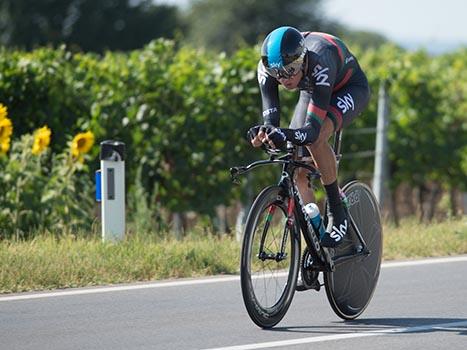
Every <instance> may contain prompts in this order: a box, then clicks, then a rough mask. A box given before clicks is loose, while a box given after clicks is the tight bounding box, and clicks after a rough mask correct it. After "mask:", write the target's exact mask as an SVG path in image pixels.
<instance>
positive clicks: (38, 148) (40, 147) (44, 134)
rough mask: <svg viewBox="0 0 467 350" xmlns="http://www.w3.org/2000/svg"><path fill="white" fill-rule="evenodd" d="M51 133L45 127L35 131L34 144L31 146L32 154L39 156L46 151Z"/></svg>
mask: <svg viewBox="0 0 467 350" xmlns="http://www.w3.org/2000/svg"><path fill="white" fill-rule="evenodd" d="M51 134H52V131H50V129H49V128H48V127H47V126H43V127H42V128H40V129H37V130H36V132H35V133H34V144H33V145H32V154H34V155H36V156H37V155H39V154H41V153H42V152H44V151H45V150H46V148H47V147H48V146H49V144H50V135H51Z"/></svg>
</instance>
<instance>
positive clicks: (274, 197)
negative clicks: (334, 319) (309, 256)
mask: <svg viewBox="0 0 467 350" xmlns="http://www.w3.org/2000/svg"><path fill="white" fill-rule="evenodd" d="M281 193H282V188H281V187H280V186H270V187H267V188H265V189H264V190H263V191H262V192H261V193H260V194H259V195H258V197H257V198H256V200H255V201H254V203H253V205H252V207H251V209H250V212H249V214H248V218H247V221H246V224H245V232H244V236H243V244H242V253H241V264H240V280H241V287H242V295H243V301H244V303H245V307H246V309H247V311H248V314H249V316H250V318H251V320H252V321H253V322H254V323H255V324H256V325H258V326H259V327H262V328H272V327H274V326H275V325H276V324H277V323H279V322H280V321H281V320H282V318H283V317H284V316H285V314H286V312H287V310H288V308H289V306H290V303H291V302H292V299H293V295H294V292H295V286H296V284H297V277H298V270H299V265H300V261H299V260H300V236H299V234H300V231H299V228H298V225H297V222H296V220H293V223H292V224H291V225H288V224H287V212H288V208H287V207H288V202H289V201H288V198H284V197H282V196H281ZM281 197H282V198H281ZM271 206H276V207H277V208H278V209H279V210H277V209H274V214H272V215H271V214H270V213H268V214H269V216H267V218H268V219H267V220H269V222H270V224H265V225H264V226H263V227H262V226H261V225H262V221H263V220H261V219H263V215H264V214H265V213H267V212H268V210H269V209H268V208H270V207H271ZM276 213H277V216H276V217H277V219H276V217H272V216H273V215H276ZM281 215H282V217H281ZM280 221H282V222H283V224H285V225H283V226H284V230H282V234H281V233H280V232H281V231H280V230H277V231H276V230H275V227H274V224H276V223H277V225H280V224H279V223H280ZM287 230H288V231H287ZM261 231H263V232H261ZM284 232H288V234H287V241H286V247H287V251H288V255H287V259H284V260H282V261H276V260H273V259H268V260H263V261H261V259H260V258H259V254H257V253H258V252H259V248H258V239H259V241H260V242H261V238H262V237H263V236H264V238H263V239H264V240H263V242H264V251H269V249H271V252H272V250H274V249H276V250H277V249H278V246H277V242H278V241H279V240H280V239H281V236H283V234H284ZM269 247H270V248H269ZM285 260H286V261H285ZM287 263H289V265H288V266H286V265H287ZM266 265H267V266H266ZM262 267H265V268H266V269H267V271H268V274H265V273H264V272H262V273H261V272H257V271H256V270H260V269H261V268H262ZM284 267H285V268H284ZM270 276H271V278H274V277H275V276H277V279H275V280H274V282H273V283H274V284H272V283H270V282H269V284H267V283H266V279H267V278H269V277H270ZM261 285H264V290H265V291H264V293H265V296H263V295H261V290H260V289H261V287H262V286H261ZM273 289H275V291H274V290H273ZM271 296H272V297H271ZM268 297H269V300H268Z"/></svg>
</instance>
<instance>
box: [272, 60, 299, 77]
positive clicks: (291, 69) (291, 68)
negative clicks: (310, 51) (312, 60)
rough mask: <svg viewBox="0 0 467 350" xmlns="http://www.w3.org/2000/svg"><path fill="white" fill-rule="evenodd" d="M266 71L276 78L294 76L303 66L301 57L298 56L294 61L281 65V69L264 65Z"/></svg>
mask: <svg viewBox="0 0 467 350" xmlns="http://www.w3.org/2000/svg"><path fill="white" fill-rule="evenodd" d="M264 66H265V67H264V68H265V69H266V71H267V72H268V73H269V74H270V75H271V76H273V77H274V78H276V79H290V78H292V77H294V76H296V75H297V74H298V73H299V72H300V70H301V69H302V66H303V59H302V57H300V58H299V59H297V60H296V61H294V62H292V63H289V64H288V65H287V66H286V67H282V68H281V69H278V68H270V67H266V65H264Z"/></svg>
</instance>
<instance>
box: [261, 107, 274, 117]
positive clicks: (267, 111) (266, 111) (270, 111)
mask: <svg viewBox="0 0 467 350" xmlns="http://www.w3.org/2000/svg"><path fill="white" fill-rule="evenodd" d="M274 112H277V107H273V108H269V109H266V110H265V111H263V117H266V116H268V115H269V114H271V113H274Z"/></svg>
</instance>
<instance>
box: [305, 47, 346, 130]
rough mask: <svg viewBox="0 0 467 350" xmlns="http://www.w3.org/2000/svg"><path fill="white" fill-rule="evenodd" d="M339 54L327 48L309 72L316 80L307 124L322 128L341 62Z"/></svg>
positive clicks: (306, 120) (308, 110)
mask: <svg viewBox="0 0 467 350" xmlns="http://www.w3.org/2000/svg"><path fill="white" fill-rule="evenodd" d="M337 59H338V57H337V54H336V53H335V52H334V51H333V50H331V49H328V50H326V51H325V52H324V53H323V54H322V55H321V56H320V59H319V61H318V62H317V63H316V65H315V66H314V67H310V68H311V72H309V74H310V75H312V76H311V78H312V79H313V82H314V89H313V98H312V99H311V101H310V103H309V104H308V109H307V114H306V119H305V125H306V126H309V125H310V126H313V127H315V128H318V129H319V128H321V125H322V124H323V122H324V120H325V119H326V114H327V111H328V108H329V103H330V101H331V95H332V89H333V88H334V83H335V81H336V76H337V69H338V64H339V62H338V61H337Z"/></svg>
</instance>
